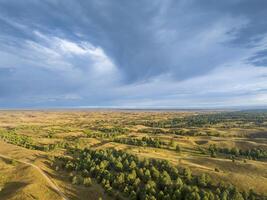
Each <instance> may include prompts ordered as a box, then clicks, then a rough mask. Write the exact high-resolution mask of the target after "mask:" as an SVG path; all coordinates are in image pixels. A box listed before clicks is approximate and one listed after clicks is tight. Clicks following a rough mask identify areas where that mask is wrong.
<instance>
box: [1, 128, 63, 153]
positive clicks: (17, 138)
mask: <svg viewBox="0 0 267 200" xmlns="http://www.w3.org/2000/svg"><path fill="white" fill-rule="evenodd" d="M0 139H2V140H4V141H5V142H7V143H10V144H14V145H17V146H21V147H24V148H27V149H34V150H39V151H51V150H54V149H56V148H67V147H68V145H67V143H65V142H58V143H55V144H46V145H40V144H36V143H35V142H34V141H33V140H32V138H31V137H29V136H26V135H19V134H17V133H16V132H14V131H5V130H1V131H0Z"/></svg>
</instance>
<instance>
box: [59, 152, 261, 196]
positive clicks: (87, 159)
mask: <svg viewBox="0 0 267 200" xmlns="http://www.w3.org/2000/svg"><path fill="white" fill-rule="evenodd" d="M72 156H73V157H72V158H69V157H58V158H57V161H56V163H58V164H59V165H60V167H62V168H64V169H65V170H68V171H69V172H71V173H76V174H80V177H83V180H84V179H87V178H88V177H91V178H94V179H96V180H97V182H98V183H99V184H101V185H102V186H103V188H104V189H105V191H106V192H107V193H108V194H109V195H111V196H115V197H116V199H124V197H127V199H133V200H135V199H140V200H156V199H159V200H172V199H174V200H230V199H231V200H245V199H247V200H252V199H260V198H259V197H258V196H257V195H256V194H255V193H254V192H253V191H250V192H242V193H240V192H239V191H238V190H237V189H236V188H235V187H234V186H231V185H225V184H222V183H221V184H218V185H214V184H213V183H212V181H211V178H210V177H209V176H208V175H206V174H202V175H201V176H194V175H192V173H191V171H190V170H189V169H183V170H181V169H178V168H177V167H174V166H173V165H171V164H169V163H168V162H167V161H163V160H155V159H150V160H147V159H144V160H140V159H138V158H137V157H136V156H134V155H131V154H128V153H125V152H123V151H117V150H114V149H107V150H89V149H84V150H78V149H76V150H72ZM76 156H77V157H76ZM75 177H77V176H75ZM80 180H82V179H80ZM72 181H73V182H74V183H75V184H77V178H75V179H74V180H72Z"/></svg>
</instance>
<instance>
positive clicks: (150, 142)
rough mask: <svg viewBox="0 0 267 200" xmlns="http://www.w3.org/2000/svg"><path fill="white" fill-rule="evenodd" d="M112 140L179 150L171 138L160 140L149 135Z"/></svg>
mask: <svg viewBox="0 0 267 200" xmlns="http://www.w3.org/2000/svg"><path fill="white" fill-rule="evenodd" d="M113 141H114V142H118V143H123V144H129V145H135V146H142V147H155V148H163V149H171V150H173V149H174V150H176V151H178V152H180V146H179V145H178V144H175V143H174V141H173V140H171V141H170V142H169V143H167V142H164V141H161V140H159V139H154V138H151V137H142V139H137V138H115V139H114V140H113Z"/></svg>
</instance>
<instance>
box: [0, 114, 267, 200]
mask: <svg viewBox="0 0 267 200" xmlns="http://www.w3.org/2000/svg"><path fill="white" fill-rule="evenodd" d="M194 114H197V113H196V112H148V111H146V112H137V111H122V112H118V111H74V110H73V111H1V112H0V128H3V129H8V130H16V133H17V134H21V135H27V136H29V137H31V138H32V140H33V142H35V143H36V144H54V143H57V142H60V141H65V142H66V141H67V142H72V143H76V144H77V145H78V146H79V147H80V148H85V147H90V148H94V149H104V148H116V149H121V150H124V151H126V152H128V153H133V154H135V155H137V156H139V157H140V158H156V159H165V160H168V161H170V162H171V163H173V164H174V165H178V166H181V167H189V168H191V169H192V171H193V173H195V174H199V173H203V172H204V173H208V174H209V175H210V176H211V177H212V178H213V180H214V181H215V182H216V181H219V180H224V181H225V182H228V183H232V184H234V185H235V186H237V187H238V188H239V189H241V190H247V189H250V188H252V189H254V190H255V191H256V192H258V193H265V194H266V195H267V162H266V161H252V160H248V161H247V163H244V162H243V161H242V160H241V161H239V160H237V161H235V163H233V162H232V161H231V160H230V159H227V158H223V157H219V158H211V157H210V156H209V155H202V154H200V152H199V148H208V147H209V145H210V144H216V146H218V147H221V148H225V147H227V148H232V147H238V148H240V149H244V150H246V149H252V148H256V147H257V148H259V147H260V148H263V149H267V137H265V138H242V137H237V136H240V135H242V134H248V135H253V134H255V133H261V134H262V133H264V132H266V129H264V128H262V127H253V128H222V126H219V125H216V126H213V127H203V128H198V131H199V132H214V133H220V134H221V137H213V136H177V135H173V134H157V135H153V134H149V133H140V130H142V129H144V128H148V127H146V126H144V125H125V124H127V122H128V121H135V120H154V121H160V120H163V119H170V118H173V117H176V118H177V117H178V118H179V117H184V116H188V115H194ZM117 125H120V126H123V128H128V129H129V132H128V133H127V134H122V135H119V136H118V137H135V138H139V139H140V138H142V137H148V136H149V137H152V138H158V139H160V140H162V141H165V142H170V141H171V140H173V141H174V143H175V144H179V145H180V147H181V149H182V152H181V153H177V152H175V151H173V150H166V149H159V148H151V147H138V146H132V145H126V144H118V143H114V142H111V141H109V139H107V138H88V137H87V136H86V134H85V133H84V132H83V130H87V129H90V128H91V127H106V128H112V127H114V126H117ZM15 128H16V129H15ZM186 129H190V127H189V128H186ZM164 130H166V131H167V129H164ZM48 133H52V136H51V138H49V137H48ZM74 140H75V141H74ZM0 154H3V155H6V156H9V157H11V158H14V159H19V160H22V161H26V162H30V163H33V164H34V165H36V166H38V167H39V168H40V169H41V170H43V171H44V172H45V173H46V174H47V175H48V176H49V177H50V178H51V180H52V181H53V182H54V183H56V185H58V187H59V188H60V189H61V190H62V191H63V192H64V193H65V194H66V195H67V197H69V198H70V199H89V200H90V199H92V200H94V199H98V197H102V198H103V199H111V198H110V197H108V196H107V195H106V194H105V193H104V191H103V189H102V188H101V186H99V185H98V184H96V183H95V184H93V186H92V187H90V188H86V187H83V186H73V185H72V184H71V183H70V181H69V178H68V174H65V173H63V172H60V173H59V172H58V171H55V170H54V169H53V168H52V167H51V166H50V162H51V161H50V159H49V158H50V157H53V156H55V155H62V154H64V150H62V149H58V150H56V151H51V152H42V151H36V150H29V149H25V148H22V147H18V146H16V145H12V144H7V143H5V142H3V141H0ZM215 168H218V169H219V170H220V171H219V172H215V170H214V169H215ZM1 187H2V190H1V191H0V199H34V198H35V199H42V200H50V199H60V196H59V195H58V193H57V192H55V191H54V190H53V189H52V188H50V187H49V184H48V183H47V181H46V180H45V179H44V177H43V176H42V175H41V174H40V173H39V172H38V171H37V170H36V169H34V168H32V167H30V166H28V165H25V164H23V163H13V162H11V161H6V160H3V159H0V188H1Z"/></svg>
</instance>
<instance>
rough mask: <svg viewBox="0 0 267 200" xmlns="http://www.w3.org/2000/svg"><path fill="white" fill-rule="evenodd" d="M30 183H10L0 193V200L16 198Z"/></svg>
mask: <svg viewBox="0 0 267 200" xmlns="http://www.w3.org/2000/svg"><path fill="white" fill-rule="evenodd" d="M26 185H28V183H25V182H9V183H7V184H5V186H4V188H3V189H2V190H1V191H0V199H1V200H5V199H6V200H7V199H11V198H12V197H13V196H16V192H17V191H19V190H21V189H22V188H24V187H25V186H26Z"/></svg>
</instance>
